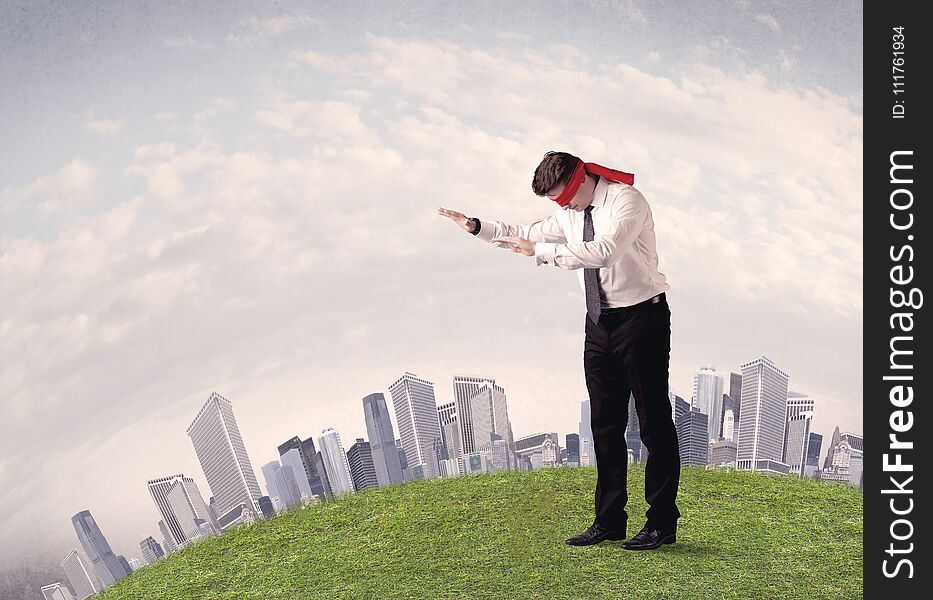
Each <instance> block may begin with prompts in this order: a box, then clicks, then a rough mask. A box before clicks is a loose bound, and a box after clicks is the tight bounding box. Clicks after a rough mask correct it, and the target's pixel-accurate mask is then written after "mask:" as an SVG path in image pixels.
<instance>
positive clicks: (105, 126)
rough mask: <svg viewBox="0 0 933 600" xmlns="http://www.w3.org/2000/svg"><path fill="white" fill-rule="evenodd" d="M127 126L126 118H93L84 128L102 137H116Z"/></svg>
mask: <svg viewBox="0 0 933 600" xmlns="http://www.w3.org/2000/svg"><path fill="white" fill-rule="evenodd" d="M124 127H126V119H92V120H90V121H87V122H85V123H84V129H85V130H87V131H90V132H91V133H93V134H96V135H99V136H100V137H116V136H117V135H118V134H119V133H120V132H121V131H123V128H124Z"/></svg>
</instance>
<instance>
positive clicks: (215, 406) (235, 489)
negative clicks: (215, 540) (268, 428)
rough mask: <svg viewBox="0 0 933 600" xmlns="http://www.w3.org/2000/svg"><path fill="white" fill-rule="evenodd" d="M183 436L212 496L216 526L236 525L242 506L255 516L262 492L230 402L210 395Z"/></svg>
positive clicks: (257, 512) (215, 395)
mask: <svg viewBox="0 0 933 600" xmlns="http://www.w3.org/2000/svg"><path fill="white" fill-rule="evenodd" d="M187 434H188V437H190V438H191V443H192V445H193V446H194V451H195V454H197V456H198V462H199V463H201V469H202V470H203V471H204V477H205V479H207V485H208V486H209V487H210V488H211V493H212V494H213V495H214V501H215V506H214V509H215V511H216V514H217V519H218V521H219V522H220V523H219V524H220V526H221V527H222V528H226V527H227V525H229V524H231V523H235V522H238V518H239V515H240V514H241V513H242V505H244V504H245V505H246V507H247V508H248V509H249V510H250V511H252V513H253V514H256V515H258V514H259V513H260V509H259V497H260V496H262V492H261V491H260V490H259V482H258V481H257V480H256V475H255V473H253V466H252V464H251V463H250V460H249V455H248V454H247V453H246V446H245V445H244V444H243V438H242V437H241V436H240V428H239V427H238V426H237V422H236V417H234V415H233V403H232V402H230V401H229V400H227V399H226V398H224V397H223V396H221V395H220V394H218V393H217V392H211V395H210V397H209V398H208V399H207V402H205V403H204V406H202V407H201V410H200V411H198V414H197V416H196V417H195V418H194V421H192V422H191V425H189V426H188V429H187Z"/></svg>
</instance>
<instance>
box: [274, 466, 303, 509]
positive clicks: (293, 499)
mask: <svg viewBox="0 0 933 600" xmlns="http://www.w3.org/2000/svg"><path fill="white" fill-rule="evenodd" d="M272 468H273V475H272V477H273V480H274V481H275V489H276V490H278V492H279V502H281V503H282V505H284V506H285V507H289V506H291V505H292V504H296V503H298V502H300V501H301V488H299V487H298V478H299V477H301V473H300V472H299V473H298V474H297V475H296V474H295V469H293V468H292V466H291V465H280V464H278V463H275V464H274V465H273V467H272Z"/></svg>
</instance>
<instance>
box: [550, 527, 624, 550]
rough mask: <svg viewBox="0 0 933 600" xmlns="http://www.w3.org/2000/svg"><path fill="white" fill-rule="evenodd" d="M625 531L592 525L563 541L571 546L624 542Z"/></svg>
mask: <svg viewBox="0 0 933 600" xmlns="http://www.w3.org/2000/svg"><path fill="white" fill-rule="evenodd" d="M624 539H625V530H624V529H623V530H621V531H620V530H617V529H608V528H606V527H603V526H602V525H600V524H599V523H593V524H592V525H590V527H589V529H587V530H586V531H584V532H583V533H581V534H579V535H575V536H573V537H572V538H567V539H566V540H564V541H565V542H566V543H567V544H569V545H571V546H592V545H593V544H598V543H600V542H601V541H603V540H624Z"/></svg>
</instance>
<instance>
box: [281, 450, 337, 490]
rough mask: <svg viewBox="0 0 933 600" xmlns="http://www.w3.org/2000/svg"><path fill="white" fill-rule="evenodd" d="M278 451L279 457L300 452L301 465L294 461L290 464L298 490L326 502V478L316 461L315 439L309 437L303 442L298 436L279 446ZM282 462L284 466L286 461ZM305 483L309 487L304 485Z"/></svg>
mask: <svg viewBox="0 0 933 600" xmlns="http://www.w3.org/2000/svg"><path fill="white" fill-rule="evenodd" d="M278 450H279V457H282V456H284V455H285V453H286V452H289V451H291V450H297V451H298V456H299V457H300V463H298V462H295V461H294V459H291V462H288V464H289V465H291V467H292V471H294V473H295V483H297V484H298V488H299V489H300V490H302V492H304V493H308V494H310V495H312V496H317V497H318V498H320V499H321V500H324V498H325V497H326V496H327V489H326V488H325V485H324V477H323V476H322V475H321V472H320V470H319V469H318V465H317V460H316V457H317V450H315V448H314V438H312V437H311V436H308V439H306V440H304V441H302V440H301V438H299V437H298V436H297V435H296V436H294V437H292V438H291V439H289V440H287V441H285V442H283V443H282V444H279V447H278ZM280 462H281V463H282V464H283V465H284V464H286V462H285V461H280ZM302 475H303V477H302ZM302 479H304V481H302ZM305 481H306V482H307V485H304V483H305Z"/></svg>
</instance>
